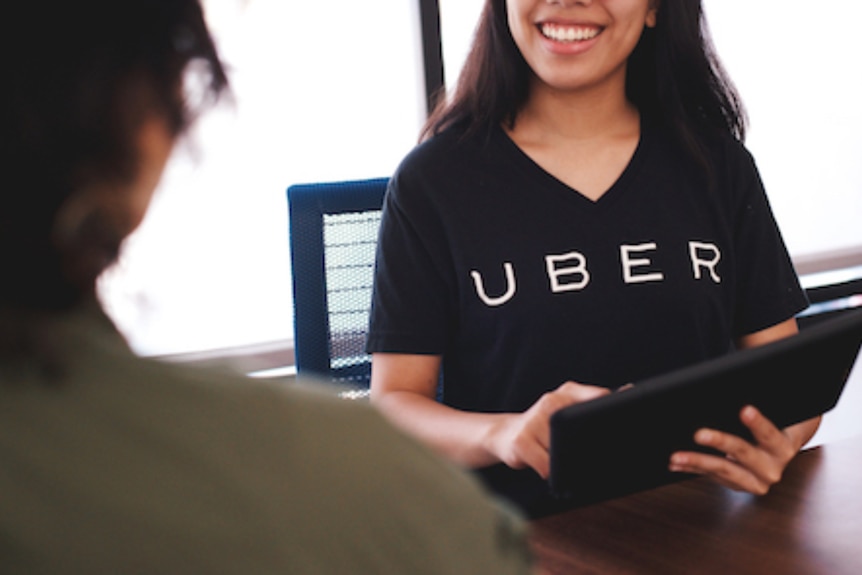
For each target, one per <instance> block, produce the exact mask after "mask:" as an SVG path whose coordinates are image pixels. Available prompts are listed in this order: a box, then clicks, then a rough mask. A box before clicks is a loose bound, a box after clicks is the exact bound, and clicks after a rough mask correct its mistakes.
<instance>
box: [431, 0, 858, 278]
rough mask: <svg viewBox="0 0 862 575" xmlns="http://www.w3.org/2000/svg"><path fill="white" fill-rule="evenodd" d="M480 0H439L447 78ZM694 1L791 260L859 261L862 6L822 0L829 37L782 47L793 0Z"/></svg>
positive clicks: (808, 269)
mask: <svg viewBox="0 0 862 575" xmlns="http://www.w3.org/2000/svg"><path fill="white" fill-rule="evenodd" d="M482 4H483V1H482V0H440V12H441V25H442V37H443V53H444V61H445V64H446V78H447V83H448V84H449V85H450V86H451V85H453V83H454V80H455V79H457V77H458V73H459V71H460V69H461V66H462V63H463V61H464V58H465V56H466V53H467V48H468V46H469V42H470V40H471V38H472V34H473V25H474V24H475V22H476V21H477V19H478V15H479V12H480V10H481V8H482ZM703 5H704V10H705V11H706V13H707V16H708V19H709V23H710V29H711V31H712V35H713V41H714V43H715V45H716V48H717V51H718V52H719V53H721V55H722V60H723V62H724V64H725V67H726V68H727V70H728V72H729V73H730V76H731V77H732V78H733V79H734V83H735V84H736V87H737V88H738V90H739V92H740V94H741V96H742V98H743V100H744V101H745V104H746V108H747V109H748V112H749V120H750V121H749V126H748V132H747V139H746V141H747V144H748V147H749V149H751V151H752V153H753V154H754V155H755V156H756V157H757V158H758V166H759V168H760V172H761V176H762V177H763V179H764V182H765V184H766V189H767V192H768V193H769V198H770V201H771V203H772V207H773V209H774V210H775V213H776V218H777V220H778V221H779V223H780V224H781V226H782V231H783V233H784V237H785V240H786V242H787V244H788V249H789V250H790V253H791V255H792V256H793V259H794V263H795V264H796V267H797V269H798V270H799V272H800V273H803V274H809V273H815V272H825V271H827V270H830V269H835V268H850V267H854V266H862V232H860V228H859V221H862V172H860V171H859V169H858V158H859V157H860V156H862V107H860V106H859V105H858V102H860V101H862V82H860V81H859V76H858V74H854V73H850V70H854V69H855V67H856V66H857V63H856V61H855V58H856V54H857V53H858V48H857V46H856V41H855V38H856V36H857V34H856V32H855V26H856V23H857V22H858V21H859V19H860V17H862V5H860V4H859V3H858V2H856V1H855V0H839V1H837V2H833V3H831V4H830V6H831V8H830V10H831V13H832V14H836V15H838V16H836V17H835V18H832V19H830V33H829V35H828V38H821V39H820V41H818V42H817V43H806V45H805V48H804V50H799V49H793V48H791V47H793V46H798V30H804V29H807V28H808V27H809V22H808V18H809V15H808V10H807V9H806V6H807V4H805V3H804V2H802V0H791V1H790V2H785V3H783V4H782V9H781V10H776V9H775V7H774V6H773V5H771V4H769V3H767V2H747V1H746V0H704V2H703ZM740 15H744V17H740ZM800 70H804V78H805V79H804V81H800V77H801V76H800ZM858 273H859V271H858V270H857V271H856V274H858ZM803 281H805V278H803ZM812 281H819V280H818V279H817V278H812Z"/></svg>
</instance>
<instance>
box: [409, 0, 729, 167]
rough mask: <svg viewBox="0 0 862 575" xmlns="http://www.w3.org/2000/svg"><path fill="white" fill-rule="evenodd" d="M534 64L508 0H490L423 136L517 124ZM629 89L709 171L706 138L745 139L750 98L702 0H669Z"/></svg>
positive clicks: (635, 58) (647, 32)
mask: <svg viewBox="0 0 862 575" xmlns="http://www.w3.org/2000/svg"><path fill="white" fill-rule="evenodd" d="M530 74H531V71H530V68H529V66H528V65H527V62H526V61H525V60H524V58H523V56H522V55H521V53H520V51H519V50H518V47H517V46H516V44H515V41H514V39H513V38H512V35H511V32H510V31H509V26H508V21H507V13H506V1H505V0H487V1H486V3H485V6H484V8H483V10H482V15H481V16H480V18H479V23H478V25H477V27H476V32H475V37H474V40H473V45H472V48H471V50H470V52H469V54H468V56H467V59H466V62H465V64H464V67H463V69H462V72H461V75H460V77H459V79H458V83H457V85H456V87H455V90H454V92H453V94H452V96H451V98H449V99H444V100H442V101H441V104H440V105H439V106H438V107H437V109H436V110H435V111H434V113H433V114H432V115H431V116H430V117H429V119H428V121H427V123H426V124H425V127H424V128H423V130H422V135H421V138H422V139H425V138H427V137H430V136H433V135H435V134H438V133H440V132H441V131H443V130H445V129H446V128H448V127H450V126H460V127H461V128H462V129H463V130H464V131H465V132H466V133H468V134H475V133H483V132H484V133H487V132H488V131H489V130H490V129H492V128H493V127H494V126H497V125H500V124H504V125H507V126H509V127H512V126H514V123H515V121H516V118H517V115H518V112H519V111H520V109H521V108H522V107H523V105H524V104H525V102H526V101H527V97H528V90H529V85H530ZM626 96H627V97H628V99H629V100H630V101H631V102H632V103H633V104H634V105H635V106H637V107H638V109H639V110H640V112H641V114H642V115H644V116H645V117H647V118H650V119H652V120H654V121H658V122H661V123H663V124H664V125H665V126H667V127H668V128H669V129H671V130H672V131H673V132H674V134H675V135H676V137H677V139H678V140H679V142H680V143H681V144H683V146H684V147H685V148H686V149H688V150H690V151H691V153H692V154H693V155H694V157H695V159H696V160H697V161H698V162H699V163H700V164H701V165H703V166H704V167H705V168H706V169H707V171H708V170H709V169H710V167H709V162H708V159H707V157H706V155H705V152H704V146H705V138H708V137H710V134H714V133H725V134H730V135H732V136H733V137H735V138H737V139H739V140H740V141H742V140H744V139H745V129H746V117H745V111H744V109H743V106H742V103H741V101H740V99H739V96H738V95H737V93H736V90H735V89H734V87H733V85H732V83H731V82H730V80H729V78H728V76H727V74H726V73H725V71H724V69H723V67H722V65H721V62H720V61H719V59H718V57H717V56H716V54H715V51H714V49H713V47H712V42H711V38H710V36H709V30H708V27H707V24H706V18H705V16H704V14H703V9H702V6H701V2H700V0H661V1H660V6H659V10H658V16H657V21H656V26H655V27H654V28H645V29H644V33H643V35H642V37H641V39H640V41H639V42H638V44H637V46H636V47H635V49H634V51H633V52H632V54H631V56H630V57H629V62H628V66H627V77H626Z"/></svg>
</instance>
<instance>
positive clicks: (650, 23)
mask: <svg viewBox="0 0 862 575" xmlns="http://www.w3.org/2000/svg"><path fill="white" fill-rule="evenodd" d="M658 5H659V0H650V3H649V7H648V9H647V15H646V21H645V24H646V27H647V28H655V24H656V20H657V18H658Z"/></svg>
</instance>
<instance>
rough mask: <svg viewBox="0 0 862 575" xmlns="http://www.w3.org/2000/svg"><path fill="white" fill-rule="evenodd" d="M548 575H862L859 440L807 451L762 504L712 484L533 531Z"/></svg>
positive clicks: (639, 498)
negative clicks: (718, 574)
mask: <svg viewBox="0 0 862 575" xmlns="http://www.w3.org/2000/svg"><path fill="white" fill-rule="evenodd" d="M532 528H533V535H532V538H531V542H532V546H533V549H534V552H535V554H536V556H537V558H538V561H539V565H540V566H541V567H542V568H544V570H545V571H544V572H545V573H549V574H557V573H560V574H562V573H565V574H566V575H570V574H573V573H601V574H605V575H607V574H619V573H662V574H665V573H666V574H672V573H687V574H688V573H698V574H700V573H721V574H733V575H738V574H745V573H757V574H770V575H773V574H776V575H778V574H817V575H844V574H847V575H850V574H853V575H859V574H860V573H862V436H857V437H854V438H850V439H844V440H842V441H839V442H837V443H833V444H829V445H825V446H821V447H815V448H812V449H809V450H806V451H803V452H802V453H800V454H799V455H798V456H797V457H796V459H794V461H793V462H791V464H790V466H788V468H787V470H786V472H785V476H784V479H783V480H782V482H781V483H779V484H778V485H776V486H775V487H773V489H772V491H771V492H770V493H769V494H768V495H766V496H765V497H761V498H758V497H755V496H752V495H748V494H742V493H737V492H734V491H731V490H729V489H725V488H723V487H720V486H718V485H717V484H715V483H713V482H711V481H709V480H706V479H692V480H686V481H682V482H680V483H676V484H673V485H669V486H666V487H662V488H659V489H654V490H651V491H646V492H642V493H638V494H635V495H631V496H629V497H623V498H620V499H616V500H612V501H606V502H604V503H600V504H597V505H593V506H589V507H583V508H580V509H574V510H571V511H568V512H566V513H562V514H560V515H555V516H551V517H546V518H543V519H540V520H537V521H534V522H533V524H532Z"/></svg>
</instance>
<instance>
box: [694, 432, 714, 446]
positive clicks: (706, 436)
mask: <svg viewBox="0 0 862 575" xmlns="http://www.w3.org/2000/svg"><path fill="white" fill-rule="evenodd" d="M712 438H713V433H712V432H711V431H709V430H707V429H701V430H700V431H698V432H697V435H695V437H694V440H695V441H697V442H698V443H708V442H710V441H712Z"/></svg>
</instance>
